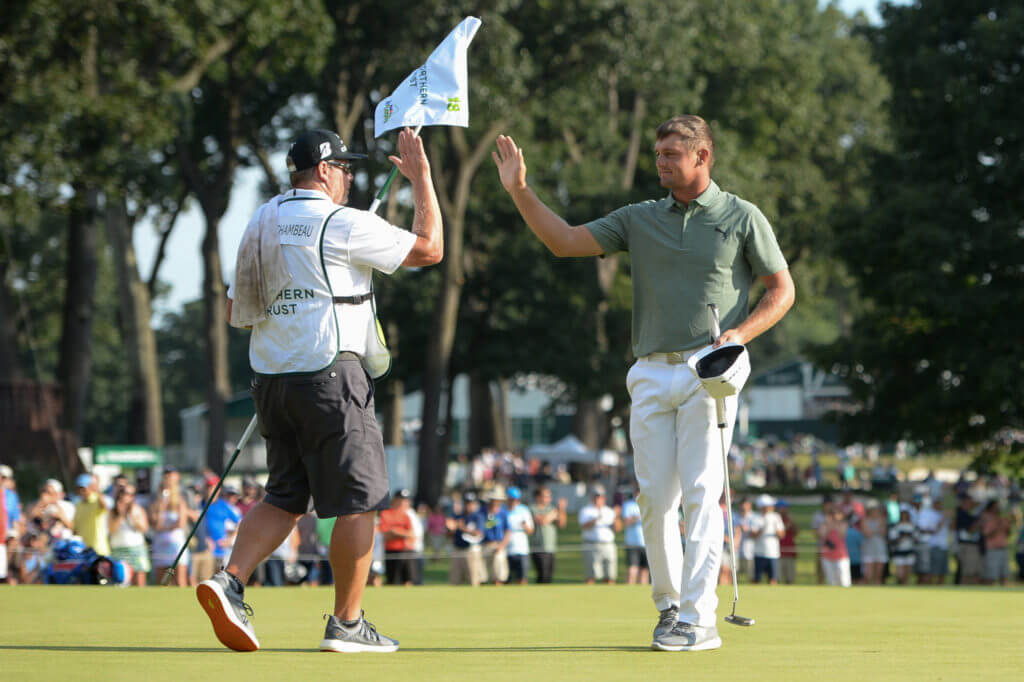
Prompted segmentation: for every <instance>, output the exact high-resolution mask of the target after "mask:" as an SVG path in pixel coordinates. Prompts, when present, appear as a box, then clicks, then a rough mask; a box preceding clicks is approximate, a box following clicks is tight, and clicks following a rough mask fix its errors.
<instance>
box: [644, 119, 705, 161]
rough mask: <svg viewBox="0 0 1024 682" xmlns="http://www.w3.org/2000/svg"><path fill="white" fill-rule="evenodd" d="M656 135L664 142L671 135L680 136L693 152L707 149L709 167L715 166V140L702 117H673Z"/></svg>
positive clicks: (663, 124) (659, 128) (662, 125)
mask: <svg viewBox="0 0 1024 682" xmlns="http://www.w3.org/2000/svg"><path fill="white" fill-rule="evenodd" d="M655 135H656V136H657V139H659V140H663V139H665V138H666V137H668V136H669V135H678V136H679V137H681V138H683V144H684V145H685V146H686V149H687V150H689V151H691V152H696V151H697V150H698V149H701V148H704V149H707V150H708V167H709V168H710V167H711V166H714V165H715V138H714V137H713V136H712V135H711V126H709V125H708V122H707V121H705V120H704V119H702V118H701V117H700V116H694V115H693V114H686V115H684V116H673V117H672V118H670V119H669V120H667V121H665V122H664V123H662V124H661V125H660V126H658V130H657V132H656V133H655Z"/></svg>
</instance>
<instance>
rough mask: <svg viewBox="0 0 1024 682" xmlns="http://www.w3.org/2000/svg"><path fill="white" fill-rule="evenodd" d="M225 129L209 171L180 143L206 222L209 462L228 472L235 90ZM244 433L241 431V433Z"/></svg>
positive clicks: (238, 100) (237, 109)
mask: <svg viewBox="0 0 1024 682" xmlns="http://www.w3.org/2000/svg"><path fill="white" fill-rule="evenodd" d="M227 109H228V110H227V114H226V117H225V120H224V122H223V123H224V129H223V130H222V131H221V132H220V134H219V135H218V136H217V147H218V149H219V150H220V155H221V157H222V160H221V161H220V163H218V164H216V165H214V167H213V170H212V171H211V172H209V173H208V174H205V173H203V172H202V170H201V166H200V163H199V162H198V160H197V159H195V158H193V156H192V152H191V149H190V147H189V144H188V141H187V140H186V139H182V140H180V141H179V144H178V145H177V153H178V159H179V162H180V164H181V170H182V175H183V177H184V178H185V183H186V185H187V186H188V188H189V190H190V191H191V192H192V193H193V194H194V195H195V196H196V198H197V199H198V200H199V205H200V207H201V208H202V211H203V218H204V221H205V223H206V231H205V234H204V235H203V243H202V247H201V253H202V258H203V323H204V324H203V328H204V336H205V338H204V341H205V343H204V344H203V345H204V348H203V350H204V352H205V359H206V376H207V387H206V417H207V422H206V426H207V434H206V464H207V466H209V467H210V468H211V469H213V470H214V471H218V472H219V471H223V470H224V461H225V458H224V443H225V441H226V440H227V421H226V415H225V403H226V402H227V400H228V398H229V397H230V394H231V379H230V374H229V369H228V327H227V297H226V295H225V289H224V274H223V272H222V270H221V262H220V235H219V233H218V230H219V227H220V220H221V218H222V217H223V216H224V213H225V212H226V211H227V208H228V201H229V199H230V197H231V183H232V182H233V181H234V177H235V168H237V166H238V156H237V154H236V151H235V146H234V145H235V141H236V132H237V130H238V128H239V121H240V120H241V116H242V102H241V97H240V95H238V94H237V93H235V94H234V95H233V96H232V97H231V98H230V99H229V100H228V103H227ZM239 435H240V434H239Z"/></svg>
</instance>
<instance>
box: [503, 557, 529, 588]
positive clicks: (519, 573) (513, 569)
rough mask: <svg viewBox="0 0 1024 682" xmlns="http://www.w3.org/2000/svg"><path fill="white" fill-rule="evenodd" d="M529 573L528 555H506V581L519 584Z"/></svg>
mask: <svg viewBox="0 0 1024 682" xmlns="http://www.w3.org/2000/svg"><path fill="white" fill-rule="evenodd" d="M529 573H530V555H529V554H509V555H508V580H509V582H513V581H515V582H519V581H520V580H522V579H523V578H525V577H526V576H528V575H529Z"/></svg>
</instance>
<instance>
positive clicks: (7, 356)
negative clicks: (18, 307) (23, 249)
mask: <svg viewBox="0 0 1024 682" xmlns="http://www.w3.org/2000/svg"><path fill="white" fill-rule="evenodd" d="M13 255H14V254H8V258H5V259H3V260H2V261H0V381H4V380H8V381H9V380H11V379H21V378H22V377H23V376H24V375H23V373H22V371H21V363H20V362H18V330H17V327H16V325H15V320H16V319H17V316H16V314H15V303H14V299H13V298H12V297H11V295H10V291H9V290H8V288H7V268H8V267H10V260H9V258H10V257H11V256H13Z"/></svg>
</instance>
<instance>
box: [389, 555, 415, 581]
mask: <svg viewBox="0 0 1024 682" xmlns="http://www.w3.org/2000/svg"><path fill="white" fill-rule="evenodd" d="M384 571H385V573H386V574H387V581H388V585H404V584H406V583H415V582H416V573H417V570H416V559H415V558H414V557H410V556H405V555H402V554H398V555H396V556H395V557H394V558H391V557H388V558H387V559H385V560H384Z"/></svg>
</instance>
